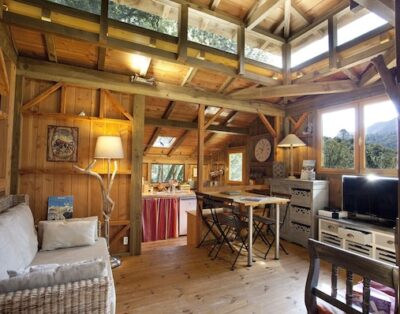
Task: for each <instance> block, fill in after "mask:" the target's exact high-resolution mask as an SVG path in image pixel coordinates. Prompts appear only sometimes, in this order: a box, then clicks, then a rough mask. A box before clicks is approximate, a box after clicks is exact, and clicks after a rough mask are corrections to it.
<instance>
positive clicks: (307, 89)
mask: <svg viewBox="0 0 400 314" xmlns="http://www.w3.org/2000/svg"><path fill="white" fill-rule="evenodd" d="M356 88H357V86H356V85H355V84H354V82H352V81H350V80H342V81H330V82H314V83H309V84H292V85H280V86H273V87H260V88H256V89H251V90H248V91H238V92H235V93H233V94H231V96H232V97H233V98H235V99H263V98H270V97H292V96H304V95H318V94H333V93H341V92H349V91H352V90H354V89H356Z"/></svg>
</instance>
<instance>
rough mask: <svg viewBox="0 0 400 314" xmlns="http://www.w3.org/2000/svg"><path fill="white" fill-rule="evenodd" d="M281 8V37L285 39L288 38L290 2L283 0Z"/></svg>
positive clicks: (289, 0)
mask: <svg viewBox="0 0 400 314" xmlns="http://www.w3.org/2000/svg"><path fill="white" fill-rule="evenodd" d="M283 8H284V9H283V10H284V19H283V37H284V38H286V39H287V38H289V36H290V15H291V13H290V11H291V9H292V1H291V0H285V2H284V6H283Z"/></svg>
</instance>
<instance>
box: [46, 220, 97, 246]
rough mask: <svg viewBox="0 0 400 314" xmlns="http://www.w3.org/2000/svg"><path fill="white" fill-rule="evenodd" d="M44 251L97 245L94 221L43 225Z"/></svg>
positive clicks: (65, 221)
mask: <svg viewBox="0 0 400 314" xmlns="http://www.w3.org/2000/svg"><path fill="white" fill-rule="evenodd" d="M43 227H44V228H43V243H42V251H52V250H55V249H61V248H69V247H75V246H83V245H93V244H94V243H95V241H96V240H95V237H94V232H95V228H96V223H95V222H94V221H67V220H63V221H62V222H61V223H57V224H55V223H50V224H44V225H43Z"/></svg>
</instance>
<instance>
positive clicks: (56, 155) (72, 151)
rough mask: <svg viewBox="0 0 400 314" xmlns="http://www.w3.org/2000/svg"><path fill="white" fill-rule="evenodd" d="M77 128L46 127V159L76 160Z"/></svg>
mask: <svg viewBox="0 0 400 314" xmlns="http://www.w3.org/2000/svg"><path fill="white" fill-rule="evenodd" d="M78 138H79V129H78V128H75V127H69V126H55V125H49V126H48V127H47V161H64V162H77V160H78Z"/></svg>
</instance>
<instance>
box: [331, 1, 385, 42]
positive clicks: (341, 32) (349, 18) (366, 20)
mask: <svg viewBox="0 0 400 314" xmlns="http://www.w3.org/2000/svg"><path fill="white" fill-rule="evenodd" d="M385 24H387V22H386V21H385V20H384V19H382V18H381V17H379V16H377V15H376V14H374V13H372V12H369V11H368V10H366V9H362V10H360V11H358V12H357V13H353V12H351V11H349V12H347V13H345V14H343V15H341V16H340V17H339V18H338V34H337V36H338V45H339V46H340V45H342V44H344V43H347V42H349V41H350V40H353V39H355V38H357V37H360V36H361V35H364V34H366V33H368V32H370V31H372V30H374V29H376V28H378V27H380V26H382V25H385Z"/></svg>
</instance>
